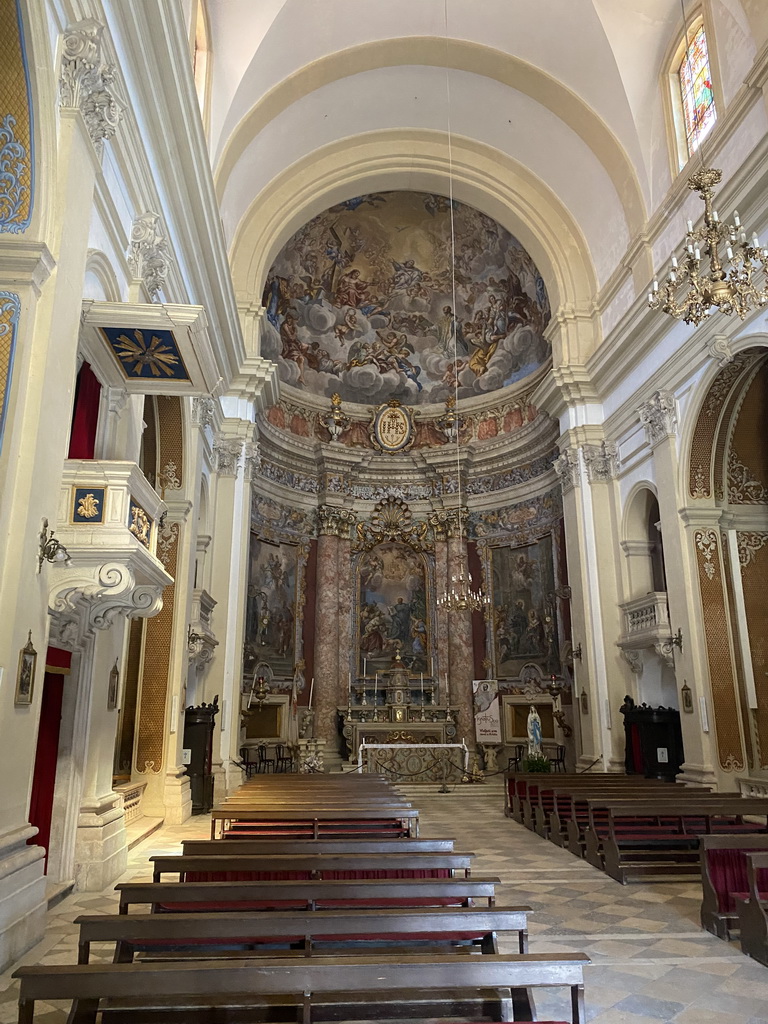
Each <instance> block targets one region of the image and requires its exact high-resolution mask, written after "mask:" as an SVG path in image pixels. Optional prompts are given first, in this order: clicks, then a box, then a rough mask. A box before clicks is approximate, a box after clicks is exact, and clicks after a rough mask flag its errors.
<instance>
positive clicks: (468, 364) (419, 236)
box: [262, 192, 550, 405]
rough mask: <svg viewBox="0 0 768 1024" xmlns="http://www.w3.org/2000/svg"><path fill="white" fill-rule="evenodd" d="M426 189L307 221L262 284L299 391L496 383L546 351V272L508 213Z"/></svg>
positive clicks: (289, 379) (368, 393)
mask: <svg viewBox="0 0 768 1024" xmlns="http://www.w3.org/2000/svg"><path fill="white" fill-rule="evenodd" d="M453 223H454V243H453V251H454V253H455V261H454V262H455V281H454V278H453V276H452V274H451V251H452V246H451V216H450V201H449V200H448V199H446V198H444V197H443V196H437V195H430V194H427V193H423V192H381V193H374V194H371V195H366V196H358V197H357V198H355V199H349V200H347V201H345V202H343V203H339V204H338V205H337V206H333V207H331V209H330V210H326V212H325V213H322V214H320V215H319V216H317V217H315V218H314V219H313V220H311V221H310V222H309V223H308V224H306V225H305V226H304V227H303V228H302V229H301V230H300V231H298V232H297V233H296V234H295V235H294V236H293V238H291V239H290V241H289V242H288V243H287V244H286V245H285V246H284V248H283V249H282V251H281V252H280V254H279V256H278V257H277V259H276V260H275V262H274V264H273V265H272V267H271V269H270V271H269V275H268V278H267V283H266V287H265V290H264V297H263V303H264V306H265V308H266V310H267V315H266V323H265V329H264V334H263V340H262V354H263V355H264V356H265V357H266V358H268V359H272V360H274V361H275V362H277V364H278V366H279V369H280V378H281V380H282V381H283V382H284V383H285V384H288V385H290V386H292V387H294V388H296V389H298V390H300V391H307V392H312V393H314V394H318V395H323V396H325V397H330V396H331V395H332V394H333V393H334V392H338V393H339V394H340V395H341V397H342V399H343V400H345V401H349V402H358V403H362V404H366V405H375V404H378V403H380V402H385V401H387V400H388V399H390V398H398V399H399V400H400V401H401V402H403V403H404V404H409V405H423V404H428V403H436V402H439V403H442V402H443V401H445V399H446V398H447V397H448V396H449V395H453V394H454V390H455V388H457V387H458V396H459V398H471V397H473V396H478V395H484V394H488V393H490V392H493V391H497V390H498V389H499V388H503V387H506V386H507V385H509V384H512V383H514V382H515V381H518V380H521V379H522V378H524V377H526V376H528V375H529V374H531V373H533V372H534V371H535V370H536V369H538V367H539V366H541V365H542V363H543V362H545V361H546V360H547V359H548V358H549V355H550V348H549V345H548V343H547V341H546V339H545V338H544V336H543V331H544V328H545V327H546V325H547V323H548V321H549V317H550V308H549V299H548V297H547V290H546V287H545V286H544V282H543V280H542V278H541V275H540V274H539V272H538V270H537V269H536V266H535V264H534V263H533V261H532V260H531V258H530V256H529V255H528V253H527V252H526V251H525V250H524V249H523V248H522V246H521V245H520V243H519V242H518V241H517V240H516V239H515V238H513V237H512V235H510V234H509V232H508V231H506V230H505V229H504V228H503V227H501V225H499V224H497V223H496V221H494V220H492V219H491V218H490V217H487V216H485V214H482V213H479V212H478V211H477V210H474V209H472V207H470V206H465V205H464V204H463V203H458V202H454V203H453Z"/></svg>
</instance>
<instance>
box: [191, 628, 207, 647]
mask: <svg viewBox="0 0 768 1024" xmlns="http://www.w3.org/2000/svg"><path fill="white" fill-rule="evenodd" d="M205 639H206V637H205V636H204V635H203V634H202V633H195V632H193V630H192V626H188V627H187V648H188V649H189V650H190V651H194V648H195V647H196V646H197V645H198V644H199V643H202V642H203V640H205Z"/></svg>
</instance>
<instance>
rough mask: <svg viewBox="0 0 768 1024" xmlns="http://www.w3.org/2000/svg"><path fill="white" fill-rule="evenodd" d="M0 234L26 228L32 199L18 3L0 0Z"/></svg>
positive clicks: (28, 108) (29, 122)
mask: <svg viewBox="0 0 768 1024" xmlns="http://www.w3.org/2000/svg"><path fill="white" fill-rule="evenodd" d="M0 41H2V59H1V60H0V233H1V232H10V233H12V234H19V233H20V232H22V231H25V230H26V229H27V228H28V227H29V222H30V220H31V217H32V203H33V197H34V162H33V151H32V139H33V129H32V107H31V103H30V92H29V75H28V72H27V60H26V53H25V50H24V37H23V32H22V26H21V11H20V7H19V2H18V0H0Z"/></svg>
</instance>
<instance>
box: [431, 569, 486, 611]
mask: <svg viewBox="0 0 768 1024" xmlns="http://www.w3.org/2000/svg"><path fill="white" fill-rule="evenodd" d="M490 604H491V599H490V597H489V596H488V594H485V593H483V591H482V590H480V588H479V587H475V586H473V584H472V579H471V577H470V575H469V573H468V572H466V571H465V569H464V566H463V565H462V566H461V567H460V568H459V571H458V572H457V573H456V574H455V575H453V576H451V581H450V583H449V584H448V586H447V588H446V591H445V593H444V594H441V595H440V597H438V599H437V607H438V608H440V609H441V610H443V611H447V612H482V611H485V609H486V608H488V607H489V606H490Z"/></svg>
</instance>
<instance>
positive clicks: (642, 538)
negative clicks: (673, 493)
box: [622, 483, 667, 597]
mask: <svg viewBox="0 0 768 1024" xmlns="http://www.w3.org/2000/svg"><path fill="white" fill-rule="evenodd" d="M660 518H661V515H660V512H659V500H658V498H657V496H656V491H655V489H654V488H653V487H652V486H651V485H650V484H646V483H643V484H640V485H638V486H637V487H636V488H635V490H634V491H633V492H632V494H631V495H630V498H629V501H628V502H627V507H626V510H625V513H624V530H623V533H624V538H623V541H622V548H623V549H624V553H625V555H626V559H627V576H628V592H629V595H630V596H631V597H640V596H642V595H643V594H648V593H652V592H661V591H666V589H667V587H666V569H665V565H664V547H663V540H662V536H661V530H660V527H659V520H660Z"/></svg>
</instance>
